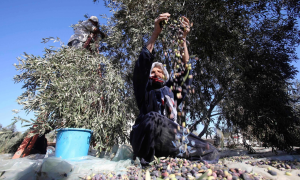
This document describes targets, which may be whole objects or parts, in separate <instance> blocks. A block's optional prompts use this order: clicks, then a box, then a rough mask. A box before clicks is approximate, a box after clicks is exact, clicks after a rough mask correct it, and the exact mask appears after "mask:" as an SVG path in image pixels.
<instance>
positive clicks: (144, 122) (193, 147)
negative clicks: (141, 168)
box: [130, 47, 219, 165]
mask: <svg viewBox="0 0 300 180" xmlns="http://www.w3.org/2000/svg"><path fill="white" fill-rule="evenodd" d="M153 59H154V52H153V53H150V52H149V50H148V49H147V48H146V47H144V48H143V49H142V51H141V54H140V56H139V59H138V60H137V61H136V64H135V68H134V75H133V86H134V93H135V98H136V101H137V105H138V107H139V110H140V115H139V117H138V118H137V119H136V121H135V124H134V126H133V127H132V131H131V133H130V143H131V145H132V147H133V151H134V155H135V156H136V157H139V158H140V159H141V161H142V162H143V165H146V164H147V163H148V162H151V161H152V160H153V159H154V156H156V157H161V156H164V157H168V156H170V157H182V158H186V159H190V160H200V161H206V162H208V163H216V162H218V159H219V153H218V151H217V149H216V148H215V147H214V146H213V145H211V144H210V143H208V142H206V141H204V140H202V139H201V138H199V137H197V136H196V135H194V134H193V133H189V132H188V131H187V129H185V128H183V127H181V126H179V125H178V124H177V123H175V122H174V121H172V120H170V119H168V118H167V117H165V116H164V115H161V113H160V107H158V105H157V99H156V94H155V92H154V91H152V90H153V89H151V87H147V86H149V85H148V84H147V82H148V79H149V74H150V69H151V65H152V62H153ZM186 83H187V84H190V83H191V82H189V81H187V82H186ZM184 96H185V95H184V94H183V98H184ZM179 104H180V102H178V105H179Z"/></svg>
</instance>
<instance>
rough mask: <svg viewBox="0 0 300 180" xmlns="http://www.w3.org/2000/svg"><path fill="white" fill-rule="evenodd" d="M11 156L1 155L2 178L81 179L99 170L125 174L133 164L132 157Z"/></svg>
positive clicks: (20, 179) (0, 170)
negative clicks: (71, 158) (17, 157)
mask: <svg viewBox="0 0 300 180" xmlns="http://www.w3.org/2000/svg"><path fill="white" fill-rule="evenodd" d="M10 158H11V155H9V154H5V155H1V156H0V175H1V174H2V176H1V177H0V179H17V180H22V179H26V180H31V179H32V180H33V179H43V180H44V179H45V180H47V179H49V180H50V179H79V178H84V177H86V176H88V175H91V174H97V173H99V172H111V171H114V172H116V173H117V174H125V173H126V167H128V166H132V164H131V161H132V160H131V159H127V160H120V161H110V160H109V159H106V158H96V157H93V156H85V157H81V158H77V159H74V160H72V161H67V160H63V159H61V158H57V157H54V156H50V157H45V155H41V154H35V155H30V156H27V157H25V158H19V159H10Z"/></svg>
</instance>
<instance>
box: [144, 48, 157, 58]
mask: <svg viewBox="0 0 300 180" xmlns="http://www.w3.org/2000/svg"><path fill="white" fill-rule="evenodd" d="M143 49H144V51H145V53H147V54H148V55H150V57H151V59H154V56H155V50H154V48H153V50H152V53H151V52H150V51H149V49H147V47H146V46H144V47H143Z"/></svg>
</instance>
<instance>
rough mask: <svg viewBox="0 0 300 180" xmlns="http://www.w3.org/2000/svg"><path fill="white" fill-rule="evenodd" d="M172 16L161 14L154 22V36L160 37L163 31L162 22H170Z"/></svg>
mask: <svg viewBox="0 0 300 180" xmlns="http://www.w3.org/2000/svg"><path fill="white" fill-rule="evenodd" d="M170 16H171V15H170V14H169V13H163V14H160V15H159V16H158V17H157V18H156V19H155V21H154V31H153V34H155V35H159V34H160V33H161V31H162V28H161V26H160V22H161V21H165V20H167V21H168V18H169V17H170Z"/></svg>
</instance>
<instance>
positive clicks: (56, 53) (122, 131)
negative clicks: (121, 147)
mask: <svg viewBox="0 0 300 180" xmlns="http://www.w3.org/2000/svg"><path fill="white" fill-rule="evenodd" d="M45 40H49V39H45ZM18 60H19V64H15V67H16V69H17V70H18V71H19V72H20V73H19V74H18V75H16V76H15V77H14V80H15V82H16V83H23V87H22V88H23V89H25V91H24V92H23V93H22V95H20V96H19V97H18V99H17V102H18V103H19V104H20V105H23V109H24V110H26V111H27V112H34V113H35V116H36V119H35V120H33V124H34V125H37V126H36V127H35V129H37V130H39V131H38V132H39V133H41V134H43V133H45V132H48V131H50V130H52V129H58V128H66V127H68V128H86V129H91V130H93V139H94V141H95V142H98V143H99V145H100V147H103V148H104V147H105V148H106V147H110V146H112V145H113V144H114V143H118V142H126V141H127V140H128V132H127V129H129V125H128V123H129V122H130V121H131V120H132V115H131V114H130V112H127V109H129V108H128V107H127V104H128V103H127V100H128V98H126V96H125V94H126V90H125V89H124V87H125V85H124V84H125V81H124V79H122V78H121V75H120V68H119V67H118V66H117V65H113V64H112V63H111V62H110V59H108V58H106V57H104V56H103V55H99V54H94V53H91V52H90V51H88V50H86V49H74V48H69V47H67V46H64V45H62V46H61V47H58V48H46V49H45V54H44V55H43V57H40V56H35V55H30V54H27V53H25V54H24V56H23V57H22V58H18ZM15 120H21V121H25V120H24V119H21V118H16V119H15ZM27 122H28V121H27Z"/></svg>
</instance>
